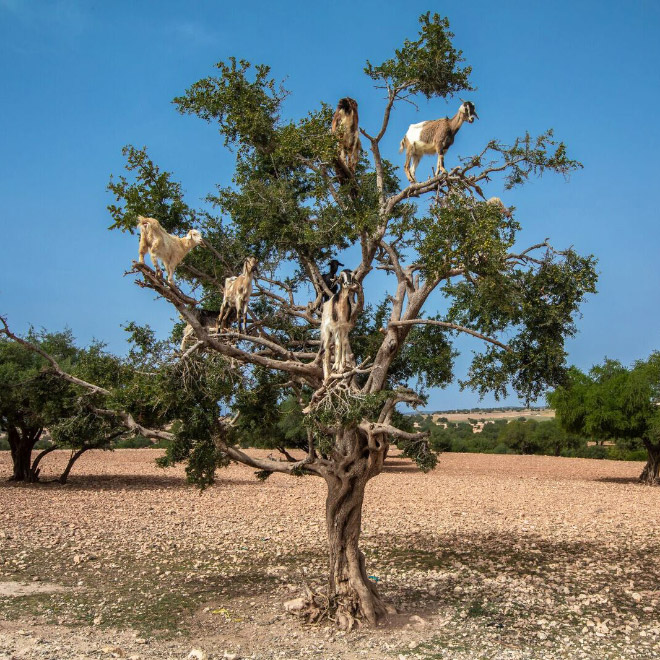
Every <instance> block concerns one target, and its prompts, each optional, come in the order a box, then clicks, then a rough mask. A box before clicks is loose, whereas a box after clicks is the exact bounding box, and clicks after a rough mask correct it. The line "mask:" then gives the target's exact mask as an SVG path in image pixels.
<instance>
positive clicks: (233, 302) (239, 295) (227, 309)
mask: <svg viewBox="0 0 660 660" xmlns="http://www.w3.org/2000/svg"><path fill="white" fill-rule="evenodd" d="M256 271H257V260H256V259H255V258H254V257H248V258H247V259H246V260H245V262H244V263H243V271H242V272H241V274H240V275H238V276H235V277H228V278H227V279H226V280H225V295H224V297H223V299H222V306H221V307H220V314H219V315H218V324H219V327H220V328H221V329H225V328H226V326H227V323H228V322H229V320H230V316H231V313H232V312H235V313H236V318H237V321H238V331H239V332H240V331H241V321H242V322H243V331H245V324H246V321H247V307H248V303H249V302H250V296H251V295H252V278H253V277H254V274H255V272H256Z"/></svg>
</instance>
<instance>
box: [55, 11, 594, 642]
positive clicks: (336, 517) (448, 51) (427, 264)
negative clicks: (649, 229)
mask: <svg viewBox="0 0 660 660" xmlns="http://www.w3.org/2000/svg"><path fill="white" fill-rule="evenodd" d="M452 36H453V35H452V34H451V32H450V31H449V29H448V22H447V20H446V19H443V18H440V17H439V16H437V15H434V16H431V15H429V14H426V15H424V16H422V17H421V18H420V33H419V36H418V38H417V39H416V40H415V41H409V40H406V41H405V42H404V44H403V46H402V47H401V48H400V49H399V50H397V51H396V52H395V55H394V57H393V58H392V59H389V60H387V61H385V62H383V63H382V64H380V65H374V64H372V63H369V62H368V63H367V66H366V68H365V73H366V75H367V76H368V77H369V78H371V79H372V80H373V81H374V83H375V84H376V86H377V87H379V88H381V89H383V90H384V91H385V94H386V101H385V106H384V110H383V119H382V123H381V124H380V126H379V127H377V128H376V129H375V130H371V131H367V130H362V134H363V136H364V138H365V140H366V141H365V142H364V143H365V144H366V145H367V147H368V151H369V158H366V157H365V156H364V155H363V157H362V160H361V162H360V164H359V165H358V168H357V171H356V175H355V177H354V178H351V179H350V180H348V181H345V178H340V177H338V176H337V174H336V172H335V171H334V169H333V163H334V162H335V159H336V150H337V143H336V138H335V137H334V136H332V135H331V134H330V130H329V129H330V119H331V110H330V108H331V105H327V104H321V106H320V107H319V108H317V109H315V110H312V111H311V112H310V113H309V114H308V116H307V117H305V118H303V119H301V120H299V121H288V120H285V119H283V117H282V116H283V107H282V102H283V100H284V98H285V96H286V94H287V92H286V91H285V90H283V89H282V88H281V86H280V85H278V84H277V82H276V81H275V80H274V79H273V78H271V77H270V71H269V68H268V67H267V66H264V65H259V66H256V67H252V66H251V65H250V64H249V63H248V62H246V61H240V62H238V61H236V60H234V59H231V60H230V61H229V62H228V63H222V62H221V63H219V64H218V65H217V68H218V70H219V75H218V76H212V77H209V78H205V79H204V80H201V81H199V82H197V83H195V84H194V85H193V86H192V87H190V89H188V90H187V92H186V93H185V94H184V95H183V96H181V97H179V98H177V99H175V103H176V104H177V107H178V109H179V110H180V111H181V112H182V113H186V114H195V115H197V116H199V117H201V118H203V119H205V120H206V121H209V122H213V123H214V124H215V125H217V127H218V130H219V132H220V134H221V136H222V137H223V139H224V142H225V145H226V146H228V147H231V148H233V149H235V151H236V170H235V175H234V179H233V185H231V186H226V187H218V189H217V190H216V191H215V192H214V193H213V194H212V195H210V196H209V198H208V201H209V203H210V204H211V209H210V210H204V211H199V212H196V211H192V210H191V209H189V207H188V206H187V205H186V204H185V203H184V202H183V200H182V195H181V187H180V186H179V184H177V183H175V182H174V181H173V180H172V178H171V175H170V174H169V173H167V172H161V171H160V170H159V169H158V168H157V167H156V166H155V165H154V164H153V162H152V161H150V159H149V158H148V156H147V154H146V150H136V149H134V148H132V147H128V148H127V150H126V154H127V157H128V164H127V167H128V171H129V172H131V173H132V174H131V177H130V178H126V177H119V178H118V179H116V180H113V181H111V184H110V189H111V190H112V192H113V193H114V195H115V197H116V200H117V204H115V205H113V206H111V207H110V211H111V214H112V216H113V219H114V224H113V227H115V228H121V229H130V230H132V229H133V228H134V224H135V216H136V214H137V213H142V214H147V215H149V214H154V215H157V217H158V218H159V219H161V220H162V221H163V224H164V226H166V228H167V229H168V230H170V231H183V230H185V229H186V228H187V227H189V225H190V224H195V225H196V226H199V227H200V229H202V231H203V233H204V235H205V238H206V243H205V245H206V248H207V249H206V250H204V249H198V250H195V251H193V252H192V253H191V254H190V255H189V256H188V258H187V260H186V262H185V265H184V266H182V268H181V270H180V271H179V273H178V277H179V281H183V282H186V283H187V285H189V286H188V287H187V288H186V292H184V291H182V290H181V289H179V288H178V287H174V286H169V285H168V284H167V283H166V282H165V281H163V280H162V279H160V278H158V277H156V275H155V273H154V272H153V271H152V270H151V269H150V268H149V267H147V266H145V265H136V266H135V268H136V270H137V271H138V272H139V273H140V274H141V278H138V279H137V283H138V284H139V285H140V286H143V287H147V288H150V289H153V290H154V291H156V292H157V293H159V294H160V295H161V296H162V297H163V298H164V299H165V300H167V301H169V302H170V303H171V304H172V305H173V306H174V307H175V308H176V309H177V310H178V311H179V313H180V314H181V316H182V317H183V319H184V320H185V321H187V322H189V323H190V324H191V325H192V327H193V329H194V331H195V336H196V338H197V342H196V343H195V344H194V345H193V346H191V348H189V349H188V350H187V351H186V353H185V355H183V356H182V359H181V361H180V365H179V366H176V367H175V366H174V365H172V367H171V369H170V371H169V376H164V377H171V378H174V379H178V380H179V382H181V383H185V384H186V385H185V387H180V388H178V389H177V390H176V391H175V394H173V395H172V396H171V397H170V398H169V399H168V397H167V396H165V395H164V393H163V392H162V390H160V388H156V389H155V390H154V391H155V392H157V396H156V403H157V406H156V407H155V408H153V407H152V411H151V413H149V411H147V410H145V409H144V407H140V403H139V401H138V399H137V398H136V397H130V398H129V399H128V400H126V401H122V399H121V396H120V395H119V394H118V393H113V392H111V391H110V390H108V389H103V391H101V388H98V387H96V390H95V389H94V388H95V386H94V385H93V384H92V383H89V382H87V384H86V386H87V389H88V391H89V392H90V393H91V395H92V396H94V397H95V396H97V395H98V396H100V397H105V398H106V400H107V401H108V402H109V403H110V405H108V404H107V403H106V404H104V406H105V407H104V408H101V404H102V402H100V401H97V402H95V404H94V406H93V409H94V411H95V412H96V413H97V414H101V415H103V414H105V415H107V416H108V417H109V418H112V419H114V420H116V421H117V420H118V421H120V422H122V423H124V424H125V425H126V427H127V428H130V429H133V430H139V432H141V433H143V434H144V435H147V436H149V437H156V438H158V437H173V438H174V442H173V443H172V445H171V447H170V450H169V452H168V456H167V457H166V459H165V460H167V461H174V460H180V459H182V458H186V457H187V458H188V460H189V466H188V469H189V473H190V475H191V477H192V478H194V479H197V480H199V481H201V482H202V483H208V482H209V481H210V480H212V478H213V471H214V470H215V468H216V467H217V466H219V465H222V464H223V463H224V462H226V461H227V460H236V461H239V462H242V463H244V464H246V465H249V466H252V467H254V468H256V469H258V470H259V472H260V475H261V476H267V475H268V474H270V473H272V472H283V473H288V474H291V475H296V476H299V475H314V476H319V477H321V478H323V479H324V480H325V481H326V484H327V489H328V494H327V500H326V521H327V532H328V543H329V559H330V571H329V589H328V594H327V597H328V598H329V602H330V605H331V608H330V609H331V610H332V611H333V612H334V614H335V620H336V622H337V624H338V625H339V626H340V627H342V628H348V629H350V628H351V627H352V626H353V624H354V622H355V621H356V619H366V620H367V621H368V622H370V623H375V622H377V621H378V619H380V618H381V616H383V614H384V613H385V611H386V607H385V603H384V602H383V601H382V600H381V598H380V596H379V594H378V592H377V589H376V587H375V585H374V584H373V583H372V582H371V581H370V580H369V579H368V576H367V571H366V567H365V561H364V556H363V555H362V553H361V551H360V549H359V547H358V541H359V536H360V529H361V514H362V503H363V498H364V492H365V486H366V484H367V482H368V481H369V480H370V479H371V478H373V477H375V476H377V475H378V474H379V473H380V472H381V470H382V468H383V462H384V460H385V458H386V456H387V453H388V450H389V447H390V442H391V441H396V442H397V443H398V444H399V445H400V446H402V447H403V448H404V450H405V452H406V453H407V454H408V455H410V456H412V457H413V458H414V459H415V460H416V461H417V462H418V464H419V465H420V467H422V468H423V469H428V468H430V467H432V466H433V465H434V464H435V455H434V454H433V452H432V451H431V450H430V448H429V445H428V432H424V431H414V430H412V429H411V428H410V426H409V425H408V424H406V423H404V422H405V420H404V419H403V417H402V416H401V415H399V414H398V413H397V410H396V407H397V405H398V404H401V403H404V404H407V405H413V406H414V405H417V404H419V403H421V402H422V401H423V400H424V398H423V395H424V390H425V389H426V388H429V387H441V386H443V385H445V384H447V383H448V382H450V381H451V380H453V378H454V375H453V371H452V365H453V359H454V357H455V355H456V352H455V350H454V349H453V347H452V344H453V341H454V339H455V338H456V336H457V335H459V334H467V335H470V336H472V337H474V338H475V339H478V340H479V341H480V342H482V343H483V345H484V347H485V349H484V351H483V352H482V353H478V354H476V355H475V357H474V359H473V361H472V365H471V368H470V371H469V374H468V377H467V378H466V380H465V381H464V383H463V385H464V386H466V387H472V388H474V389H476V390H477V391H478V392H480V393H485V392H487V391H494V392H495V394H496V395H497V396H500V395H504V394H506V393H507V391H508V389H509V388H512V389H513V390H514V391H515V392H516V393H517V394H518V395H519V396H522V397H524V398H526V399H528V400H529V399H533V398H535V397H536V396H538V395H539V394H540V393H541V392H543V391H544V389H545V388H546V387H547V385H552V384H556V383H558V382H559V381H560V380H561V379H562V378H563V376H564V370H565V369H564V362H565V351H564V340H565V338H566V337H567V336H570V335H572V334H573V333H574V332H575V325H574V316H575V314H576V313H577V311H578V308H579V304H580V303H581V302H582V300H583V299H584V296H585V295H586V294H587V293H589V292H593V291H594V287H595V280H596V276H595V273H594V260H593V258H591V257H581V256H579V255H578V254H576V253H575V252H574V251H572V250H565V251H558V250H555V249H554V248H553V247H552V246H551V245H550V244H549V242H548V241H542V242H539V243H536V244H534V245H531V246H528V247H516V246H515V241H516V235H517V233H518V231H519V229H520V225H519V224H518V222H517V220H516V219H515V218H514V216H513V214H512V213H506V212H504V210H503V209H501V208H499V207H497V206H495V205H492V204H487V203H485V202H484V201H483V200H484V193H483V190H482V187H483V186H486V184H488V183H489V182H491V181H492V180H493V179H496V180H498V181H500V182H501V183H502V184H503V185H504V187H505V188H506V189H511V188H513V187H515V186H517V185H521V184H523V183H525V182H526V181H527V180H528V179H529V178H530V177H531V176H533V175H540V174H542V173H544V172H546V171H548V170H549V171H552V172H559V173H561V174H567V173H569V172H571V171H572V170H574V169H575V168H577V167H579V163H577V162H576V161H574V160H572V159H570V158H569V157H568V156H567V153H566V149H565V147H564V145H563V144H562V143H559V142H555V141H554V139H553V136H552V132H551V131H548V132H547V133H545V134H543V135H541V136H539V137H537V138H532V137H531V136H530V135H528V134H525V135H523V136H522V137H520V138H518V139H516V140H515V141H514V142H513V143H512V144H510V145H505V144H502V143H500V142H498V141H496V140H493V141H490V142H489V143H488V144H486V145H485V146H484V148H483V150H482V151H481V152H480V153H479V154H477V155H475V156H473V157H470V158H466V159H461V160H460V164H459V165H457V166H456V167H454V168H453V169H452V170H451V171H450V172H447V173H445V172H443V173H437V175H434V176H432V177H431V178H430V179H428V180H426V181H421V182H419V183H414V184H411V185H408V186H406V187H405V188H403V189H402V188H401V187H400V179H399V177H398V176H397V172H396V170H395V168H394V166H393V165H392V164H391V163H389V162H388V161H387V160H386V159H385V158H383V157H382V155H381V144H382V141H383V139H384V138H385V136H386V135H387V131H388V127H389V118H390V113H391V111H392V108H393V107H394V106H395V104H399V103H400V102H401V101H403V100H411V99H412V98H414V97H415V96H417V95H420V94H421V95H423V96H425V97H426V98H427V99H430V98H436V97H437V98H447V97H449V96H451V95H453V94H456V93H458V92H461V91H465V90H469V89H471V87H470V83H469V74H470V68H469V67H467V66H464V65H463V58H462V54H461V52H460V51H458V50H456V49H455V48H454V47H453V44H452V41H451V38H452ZM332 101H334V100H332ZM406 107H408V106H406ZM395 139H396V142H398V141H399V136H396V138H395ZM457 159H458V156H457ZM218 209H219V210H220V212H221V213H224V214H226V215H228V216H229V217H231V221H230V222H225V221H223V220H222V219H221V218H220V217H217V216H216V215H214V214H215V213H217V210H218ZM339 252H342V257H341V258H342V260H343V261H344V263H350V264H351V266H352V268H351V270H352V272H353V276H354V279H355V281H356V282H357V283H358V284H359V285H360V288H359V291H358V293H357V299H356V304H357V308H358V310H360V311H361V315H359V317H358V323H357V325H356V327H355V330H354V332H353V333H352V335H351V344H352V348H353V353H354V354H355V362H354V365H352V366H351V367H350V368H348V369H346V370H344V372H343V373H340V374H332V375H331V377H329V378H326V379H325V380H324V375H323V371H322V368H321V355H320V351H319V325H320V312H319V309H318V306H316V305H315V303H314V302H313V301H315V300H317V299H318V298H319V296H320V294H321V293H322V292H324V291H325V288H324V284H323V282H322V279H321V267H322V263H323V262H324V261H326V260H328V259H330V258H331V257H332V256H334V255H336V254H338V253H339ZM248 254H253V255H256V256H257V257H258V258H259V261H260V275H259V278H258V281H257V283H256V287H255V296H254V298H253V300H252V302H251V305H250V307H251V309H250V321H249V323H248V328H247V330H246V331H245V332H244V333H241V334H239V333H237V332H235V331H233V330H229V331H227V332H223V333H221V334H220V335H216V334H214V333H210V332H208V331H207V330H206V329H205V328H204V327H203V326H202V325H200V323H199V322H198V320H197V317H196V316H195V315H194V314H193V313H192V311H191V309H192V305H195V304H198V303H200V302H201V304H203V305H208V306H209V308H211V307H212V306H214V305H216V304H217V301H218V299H219V296H220V292H221V290H222V282H223V278H224V277H225V276H226V275H230V274H237V272H238V270H239V269H240V266H241V262H242V260H243V259H244V258H245V257H246V256H247V255H248ZM378 271H382V272H383V273H385V274H386V275H388V276H389V278H383V277H382V276H381V277H377V276H375V275H374V273H377V272H378ZM383 279H385V285H383ZM374 280H375V283H372V282H373V281H374ZM388 283H389V286H388ZM383 288H385V289H386V291H387V293H386V295H385V296H382V291H383ZM376 292H379V293H378V294H377V295H378V297H379V299H375V298H374V297H375V295H376ZM193 296H196V297H193ZM365 298H366V299H367V300H368V301H369V302H370V303H371V304H368V305H367V306H366V307H365V306H364V299H365ZM372 298H374V299H373V300H371V299H372ZM439 310H442V311H439ZM505 338H508V341H506V340H505ZM146 339H148V337H147V338H146ZM209 365H210V366H209ZM214 365H215V366H214ZM54 368H55V367H54ZM165 373H167V370H166V371H165ZM60 375H61V376H62V377H63V378H65V377H66V376H65V375H64V374H63V370H61V369H60ZM411 385H416V386H418V389H419V390H420V391H419V392H415V391H413V390H412V389H411ZM171 389H172V388H171ZM273 391H276V392H277V393H278V394H277V396H276V397H275V396H273ZM283 401H289V402H295V405H297V407H298V408H299V410H300V416H302V422H300V420H298V422H297V424H296V426H297V427H298V428H300V426H302V427H304V429H305V436H306V440H307V442H306V451H305V455H304V457H303V458H300V459H297V460H296V459H293V457H291V459H290V460H274V459H261V458H255V457H254V456H251V455H248V454H247V453H246V452H244V451H243V450H242V449H241V448H240V445H239V443H240V440H241V434H242V433H243V434H245V433H254V432H255V431H256V429H258V428H259V425H260V424H261V425H262V426H263V427H264V428H265V429H266V430H267V431H268V432H275V429H276V428H277V427H278V425H277V424H276V423H275V417H274V416H273V415H272V414H270V411H272V410H274V409H275V408H276V407H277V406H278V405H280V404H281V403H282V402H283ZM123 404H130V405H125V406H124V408H126V409H124V408H122V405H123ZM262 405H264V406H265V408H264V414H263V415H262V416H261V419H260V418H259V416H257V415H255V414H254V411H255V409H256V408H258V407H259V406H262ZM288 405H294V404H291V403H290V404H288ZM131 406H135V407H136V408H135V409H134V408H132V407H131ZM154 410H155V411H156V413H159V412H162V413H163V416H162V417H161V418H160V419H159V420H157V421H158V422H159V424H158V425H160V426H161V428H162V422H164V421H165V420H166V419H167V418H168V416H170V415H173V416H174V418H176V419H178V421H177V426H176V428H174V430H173V433H171V434H170V433H168V432H165V431H162V430H158V429H155V428H152V429H149V428H145V426H144V425H142V424H141V423H140V421H139V419H145V420H146V419H147V418H149V415H151V416H152V417H153V416H154ZM140 415H143V416H144V417H143V418H140ZM154 421H156V420H154ZM145 423H146V422H145ZM327 602H328V601H327V600H323V603H324V605H327ZM320 612H321V608H320V607H317V606H316V603H315V599H314V598H311V599H310V602H309V609H308V613H309V615H310V617H312V618H313V617H316V616H318V615H319V614H320Z"/></svg>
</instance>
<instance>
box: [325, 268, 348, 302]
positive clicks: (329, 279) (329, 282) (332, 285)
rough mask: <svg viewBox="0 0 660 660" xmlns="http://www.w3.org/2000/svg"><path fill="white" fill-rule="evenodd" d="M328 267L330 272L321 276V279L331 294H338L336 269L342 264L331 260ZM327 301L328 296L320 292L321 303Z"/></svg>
mask: <svg viewBox="0 0 660 660" xmlns="http://www.w3.org/2000/svg"><path fill="white" fill-rule="evenodd" d="M328 265H329V266H330V270H329V271H328V272H327V273H324V274H323V275H321V278H322V279H323V282H324V283H325V285H326V287H328V290H329V291H331V292H332V293H338V292H339V284H338V283H337V277H336V275H337V269H338V268H339V266H343V265H344V264H343V263H341V262H340V261H337V260H336V259H332V260H331V261H330V263H329V264H328ZM328 300H330V296H329V295H328V294H327V293H326V292H325V291H323V292H321V303H324V302H327V301H328Z"/></svg>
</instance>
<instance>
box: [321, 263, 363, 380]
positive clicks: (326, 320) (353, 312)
mask: <svg viewBox="0 0 660 660" xmlns="http://www.w3.org/2000/svg"><path fill="white" fill-rule="evenodd" d="M359 289H360V285H359V284H358V283H357V282H356V281H355V280H354V279H353V274H352V273H351V271H350V270H343V271H342V272H341V273H339V291H338V292H337V293H335V294H333V296H332V298H330V300H328V301H327V302H325V303H323V311H322V313H321V350H322V351H323V379H324V380H326V381H327V380H328V379H329V378H330V375H331V374H332V372H333V371H334V372H336V373H342V372H343V371H345V370H346V369H350V368H351V367H352V366H353V364H354V358H353V351H352V350H351V345H350V343H349V341H348V335H349V333H350V331H351V330H352V329H353V328H354V327H355V323H356V321H357V315H358V311H359V310H358V307H357V303H356V301H355V294H356V292H357V291H359ZM333 347H334V353H335V356H334V362H332V366H331V360H332V357H331V351H332V348H333Z"/></svg>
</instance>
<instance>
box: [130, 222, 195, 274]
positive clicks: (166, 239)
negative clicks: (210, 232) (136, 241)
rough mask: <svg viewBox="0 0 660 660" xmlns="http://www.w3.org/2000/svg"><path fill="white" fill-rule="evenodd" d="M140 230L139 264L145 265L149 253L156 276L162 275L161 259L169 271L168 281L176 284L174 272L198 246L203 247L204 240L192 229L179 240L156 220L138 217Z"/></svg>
mask: <svg viewBox="0 0 660 660" xmlns="http://www.w3.org/2000/svg"><path fill="white" fill-rule="evenodd" d="M138 221H139V222H138V227H139V228H140V248H139V262H140V263H141V264H143V263H144V255H145V254H147V252H148V253H149V256H150V257H151V261H152V262H153V265H154V269H155V270H156V274H157V275H158V276H159V277H160V276H161V275H162V273H161V270H160V265H159V264H158V260H159V259H160V260H161V261H162V262H163V265H164V266H165V270H166V271H167V281H168V282H169V283H170V284H174V271H175V270H176V267H177V266H178V265H179V264H180V263H181V261H182V260H183V258H184V257H185V256H186V255H187V254H188V252H190V250H192V249H193V248H194V247H195V246H196V245H201V244H202V242H203V241H204V239H203V238H202V235H201V234H200V233H199V232H198V231H197V230H196V229H191V230H190V231H189V232H188V233H187V234H186V236H184V237H183V238H179V237H178V236H173V235H172V234H168V233H167V232H166V231H165V230H164V229H163V228H162V227H161V225H160V222H158V220H156V219H155V218H145V217H144V216H142V215H138Z"/></svg>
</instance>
